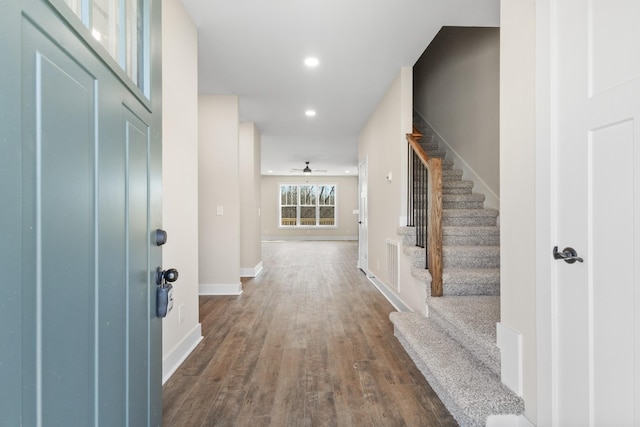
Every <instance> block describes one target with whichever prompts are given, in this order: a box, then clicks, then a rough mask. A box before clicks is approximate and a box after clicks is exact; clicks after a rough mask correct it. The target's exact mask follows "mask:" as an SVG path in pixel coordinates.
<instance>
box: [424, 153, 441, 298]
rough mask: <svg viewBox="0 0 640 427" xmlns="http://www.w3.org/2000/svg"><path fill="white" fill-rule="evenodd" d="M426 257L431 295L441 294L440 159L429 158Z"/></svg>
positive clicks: (439, 295)
mask: <svg viewBox="0 0 640 427" xmlns="http://www.w3.org/2000/svg"><path fill="white" fill-rule="evenodd" d="M427 169H428V171H429V191H428V200H429V208H428V213H427V215H428V217H429V220H428V232H427V257H428V264H429V273H431V296H433V297H441V296H442V269H443V265H442V240H443V239H442V159H440V158H437V157H432V158H429V160H428V161H427Z"/></svg>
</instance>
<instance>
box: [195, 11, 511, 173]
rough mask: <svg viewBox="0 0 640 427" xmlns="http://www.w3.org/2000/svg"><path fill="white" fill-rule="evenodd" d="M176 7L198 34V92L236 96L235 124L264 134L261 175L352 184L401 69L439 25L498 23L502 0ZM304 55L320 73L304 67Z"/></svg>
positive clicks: (424, 44)
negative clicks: (366, 133) (347, 179)
mask: <svg viewBox="0 0 640 427" xmlns="http://www.w3.org/2000/svg"><path fill="white" fill-rule="evenodd" d="M182 3H183V4H184V6H185V8H186V9H187V12H188V13H189V15H190V16H191V18H192V19H193V21H194V23H195V25H196V26H197V27H198V35H199V41H198V43H199V91H200V93H202V94H235V95H238V96H239V100H240V120H241V121H243V122H254V123H255V124H256V126H257V127H258V130H259V131H260V133H261V135H262V173H263V174H265V175H266V174H269V172H268V171H273V172H272V173H271V174H273V175H290V174H291V173H290V169H291V168H299V169H301V168H303V167H304V162H305V161H309V162H310V166H311V168H312V169H313V168H317V169H326V170H327V172H326V173H318V174H322V175H344V174H345V171H350V172H349V173H350V174H352V175H355V174H356V173H357V166H358V153H357V140H358V134H359V132H360V131H361V130H362V128H363V126H364V125H365V123H366V120H367V118H368V117H369V115H370V114H371V113H372V111H373V110H374V108H375V106H376V105H377V104H378V102H379V101H380V99H381V98H382V96H383V95H384V93H385V91H386V90H387V88H388V87H389V85H390V84H391V83H392V81H393V79H394V78H395V77H396V76H397V75H398V73H399V70H400V67H402V66H413V64H414V63H415V62H416V61H417V60H418V58H419V57H420V55H421V54H422V52H423V51H424V50H425V48H426V47H427V45H428V44H429V42H430V41H431V40H432V39H433V37H434V36H435V34H436V33H437V32H438V31H439V29H440V28H441V27H442V26H444V25H459V26H498V24H499V0H182ZM307 56H316V57H317V58H318V59H319V60H320V65H319V66H318V67H316V68H314V69H309V68H308V67H306V66H305V65H304V63H303V61H304V59H305V58H306V57H307ZM309 108H311V109H314V110H316V111H317V115H316V117H313V118H309V117H306V116H305V114H304V113H305V110H307V109H309ZM298 174H299V172H298Z"/></svg>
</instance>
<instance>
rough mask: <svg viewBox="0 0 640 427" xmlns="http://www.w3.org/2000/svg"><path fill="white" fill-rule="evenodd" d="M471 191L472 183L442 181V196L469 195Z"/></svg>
mask: <svg viewBox="0 0 640 427" xmlns="http://www.w3.org/2000/svg"><path fill="white" fill-rule="evenodd" d="M472 191H473V182H472V181H463V180H460V181H443V182H442V194H443V195H444V194H471V192H472Z"/></svg>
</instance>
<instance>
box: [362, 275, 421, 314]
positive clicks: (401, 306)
mask: <svg viewBox="0 0 640 427" xmlns="http://www.w3.org/2000/svg"><path fill="white" fill-rule="evenodd" d="M367 279H369V281H370V282H371V283H373V286H375V287H376V288H378V290H379V291H380V293H381V294H382V295H383V296H384V297H385V298H386V299H387V301H389V302H390V303H391V305H392V306H393V307H394V308H395V309H396V310H398V311H407V312H411V311H413V310H411V308H409V306H408V305H406V304H405V303H404V302H402V300H401V299H400V298H398V297H397V296H396V294H394V293H393V292H392V291H391V289H389V288H388V287H387V285H385V284H384V283H382V282H381V281H380V280H378V279H377V278H376V277H375V276H370V275H367Z"/></svg>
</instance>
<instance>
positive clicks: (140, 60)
mask: <svg viewBox="0 0 640 427" xmlns="http://www.w3.org/2000/svg"><path fill="white" fill-rule="evenodd" d="M64 2H65V3H66V5H67V6H69V8H70V9H71V10H72V11H73V13H75V14H76V15H77V16H78V18H80V20H81V21H82V23H83V24H84V25H85V26H86V27H87V28H89V29H90V30H91V35H92V36H93V38H95V39H96V40H97V41H98V42H100V44H101V45H102V46H103V47H104V48H105V49H106V50H107V52H108V53H109V55H110V56H111V57H112V58H113V59H115V60H116V61H117V62H118V64H119V65H120V67H121V68H122V69H123V70H124V71H125V72H126V73H127V76H129V78H131V81H132V82H133V83H134V84H135V85H137V86H138V87H139V88H141V89H143V90H145V85H146V82H145V74H144V71H145V64H144V60H145V54H146V50H147V49H146V46H145V45H144V42H145V40H144V39H145V37H144V31H145V28H144V22H143V21H144V16H143V11H144V7H145V5H147V2H148V0H118V1H114V0H64Z"/></svg>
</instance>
